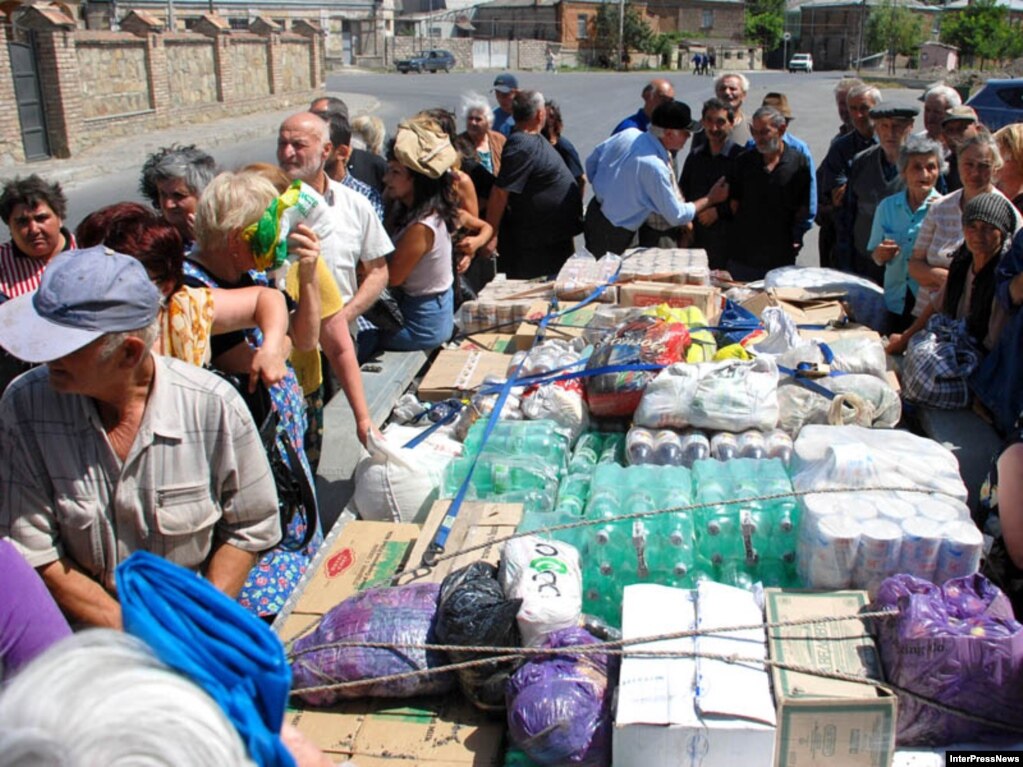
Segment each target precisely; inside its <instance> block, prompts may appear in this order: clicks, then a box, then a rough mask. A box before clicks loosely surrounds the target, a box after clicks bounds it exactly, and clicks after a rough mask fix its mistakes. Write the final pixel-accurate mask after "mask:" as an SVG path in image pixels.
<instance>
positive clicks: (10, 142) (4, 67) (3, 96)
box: [0, 25, 25, 167]
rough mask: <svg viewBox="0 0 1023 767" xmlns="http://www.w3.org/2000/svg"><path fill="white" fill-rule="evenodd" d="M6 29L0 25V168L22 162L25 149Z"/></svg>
mask: <svg viewBox="0 0 1023 767" xmlns="http://www.w3.org/2000/svg"><path fill="white" fill-rule="evenodd" d="M7 39H8V38H7V28H6V27H5V26H2V25H0V104H6V105H8V106H7V108H6V109H0V167H4V166H9V165H13V164H14V163H18V162H24V160H25V147H24V145H23V144H22V143H21V123H20V122H19V120H18V110H17V109H16V108H15V100H14V77H13V75H12V73H11V57H10V54H9V52H8V50H7Z"/></svg>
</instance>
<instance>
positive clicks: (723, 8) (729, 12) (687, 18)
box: [678, 3, 745, 40]
mask: <svg viewBox="0 0 1023 767" xmlns="http://www.w3.org/2000/svg"><path fill="white" fill-rule="evenodd" d="M705 11H708V12H709V15H707V16H706V17H705V14H704V12H705ZM707 22H709V24H710V25H709V26H705V24H706V23H707ZM678 29H679V30H680V31H681V32H683V33H685V34H689V35H695V34H700V35H706V36H707V37H713V38H725V39H732V40H742V39H743V35H744V33H745V11H744V10H743V7H742V5H738V4H736V5H733V4H729V3H706V4H693V5H685V6H683V7H681V8H679V9H678Z"/></svg>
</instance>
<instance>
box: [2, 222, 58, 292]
mask: <svg viewBox="0 0 1023 767" xmlns="http://www.w3.org/2000/svg"><path fill="white" fill-rule="evenodd" d="M60 233H61V234H63V235H64V242H65V245H64V250H69V249H71V248H74V247H75V238H74V237H73V236H72V235H71V233H70V232H69V231H67V230H66V229H61V230H60ZM46 264H47V262H46V261H44V260H43V259H41V258H34V257H33V256H27V255H25V254H24V253H22V252H21V251H20V250H18V247H17V246H16V245H15V244H14V240H9V241H8V242H5V243H4V244H3V245H0V295H3V296H4V298H17V297H18V296H21V295H24V294H25V293H31V292H32V291H33V290H36V289H37V288H38V287H39V281H40V280H41V279H42V277H43V271H44V270H45V269H46Z"/></svg>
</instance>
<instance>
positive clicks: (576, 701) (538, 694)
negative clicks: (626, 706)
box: [507, 628, 611, 767]
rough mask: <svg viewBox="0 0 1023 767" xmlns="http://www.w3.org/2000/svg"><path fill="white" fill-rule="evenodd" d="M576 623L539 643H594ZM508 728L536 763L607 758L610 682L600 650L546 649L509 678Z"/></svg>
mask: <svg viewBox="0 0 1023 767" xmlns="http://www.w3.org/2000/svg"><path fill="white" fill-rule="evenodd" d="M597 643H598V640H597V639H594V638H593V636H592V635H590V634H589V633H588V632H587V631H585V630H584V629H581V628H569V629H562V630H561V631H555V632H554V633H553V634H550V635H549V636H548V637H547V638H546V640H544V644H543V646H544V647H554V648H557V647H571V646H573V645H588V644H597ZM507 695H508V734H509V735H510V736H511V739H512V742H514V743H515V745H516V746H518V747H519V748H521V749H522V750H523V751H525V752H526V754H527V755H528V756H529V757H530V758H531V759H532V760H533V761H535V762H536V763H537V764H541V765H565V764H570V765H580V766H581V767H607V765H610V764H611V685H610V684H609V682H608V657H607V655H605V654H603V653H599V654H593V655H579V654H572V653H565V654H564V655H553V656H551V655H548V656H543V657H538V658H536V659H535V660H531V661H529V662H528V663H525V664H523V665H522V666H521V667H520V668H519V670H518V671H516V672H515V673H514V674H513V675H512V677H511V679H510V680H509V682H508V688H507Z"/></svg>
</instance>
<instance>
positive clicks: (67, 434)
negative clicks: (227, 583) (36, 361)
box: [0, 357, 281, 591]
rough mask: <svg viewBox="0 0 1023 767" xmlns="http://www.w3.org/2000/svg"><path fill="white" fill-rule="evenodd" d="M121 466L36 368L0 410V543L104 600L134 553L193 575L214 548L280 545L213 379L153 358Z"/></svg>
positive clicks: (257, 464)
mask: <svg viewBox="0 0 1023 767" xmlns="http://www.w3.org/2000/svg"><path fill="white" fill-rule="evenodd" d="M154 359H155V361H156V370H155V374H154V378H153V384H152V388H151V390H150V393H149V399H148V401H147V402H146V409H145V412H144V413H143V416H142V421H141V423H140V424H139V428H138V432H137V434H136V435H135V441H134V443H133V444H132V446H131V451H130V452H129V454H128V457H127V460H126V461H124V462H123V463H122V462H121V460H120V459H119V458H118V457H117V455H116V454H115V453H114V451H113V449H112V448H111V446H110V442H109V440H108V439H107V435H106V433H105V431H104V429H103V424H102V423H101V421H100V418H99V413H98V411H97V409H96V405H95V403H94V402H93V400H92V399H90V398H89V397H84V396H81V395H77V394H61V393H58V392H57V391H55V390H54V389H53V388H52V387H51V386H50V383H49V379H48V372H47V368H46V367H45V366H44V367H38V368H36V369H34V370H32V371H30V372H29V373H26V374H25V375H24V376H22V377H21V378H19V379H17V380H16V381H15V382H14V383H13V384H11V386H10V387H9V388H8V390H7V392H6V393H5V394H4V397H3V399H2V400H0V454H2V455H3V456H5V459H4V460H3V461H0V536H4V537H7V538H9V539H10V540H11V542H12V543H14V544H15V546H16V547H17V548H18V550H19V551H21V553H22V554H23V555H24V557H25V559H26V560H28V562H29V564H31V565H32V566H33V567H41V566H43V565H46V564H49V563H50V562H54V561H56V560H57V559H58V558H60V557H65V558H67V559H68V560H70V561H72V562H74V563H76V564H77V565H78V566H79V567H81V568H82V570H84V571H85V572H86V573H87V574H88V575H89V576H90V577H92V578H94V579H95V580H96V581H98V582H99V583H101V584H102V585H103V586H104V587H105V588H106V589H107V590H109V591H113V589H114V570H115V569H116V567H117V565H118V564H119V563H120V562H122V561H123V560H124V559H126V558H127V557H128V556H129V555H130V554H131V553H132V552H134V551H137V550H145V551H149V552H151V553H153V554H156V555H158V556H161V557H164V558H165V559H168V560H170V561H171V562H175V563H176V564H179V565H181V566H182V567H186V568H189V569H191V570H196V571H198V570H201V569H202V568H203V567H204V565H205V563H206V560H207V559H208V557H209V555H210V552H211V551H212V549H213V546H214V545H215V544H216V543H218V542H221V541H223V542H226V543H229V544H231V545H233V546H235V547H237V548H239V549H242V550H245V551H252V552H258V551H264V550H266V549H269V548H271V547H272V546H273V545H274V544H276V543H277V541H278V540H279V539H280V536H281V529H280V518H279V514H278V511H277V492H276V488H275V485H274V480H273V476H272V475H271V473H270V466H269V464H268V462H267V459H266V453H265V452H264V450H263V446H262V444H261V442H260V439H259V434H258V433H257V432H256V428H255V425H254V424H253V422H252V416H251V415H250V414H249V411H248V409H247V408H246V406H245V403H244V402H243V401H242V399H241V396H240V395H239V394H238V393H237V392H236V391H235V390H234V389H232V388H231V386H230V385H229V384H228V383H226V382H225V381H223V380H222V379H220V378H218V377H217V376H215V375H214V374H212V373H210V372H208V371H206V370H203V369H201V368H198V367H195V366H193V365H189V364H187V363H184V362H181V361H179V360H174V359H170V358H167V357H155V358H154Z"/></svg>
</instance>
